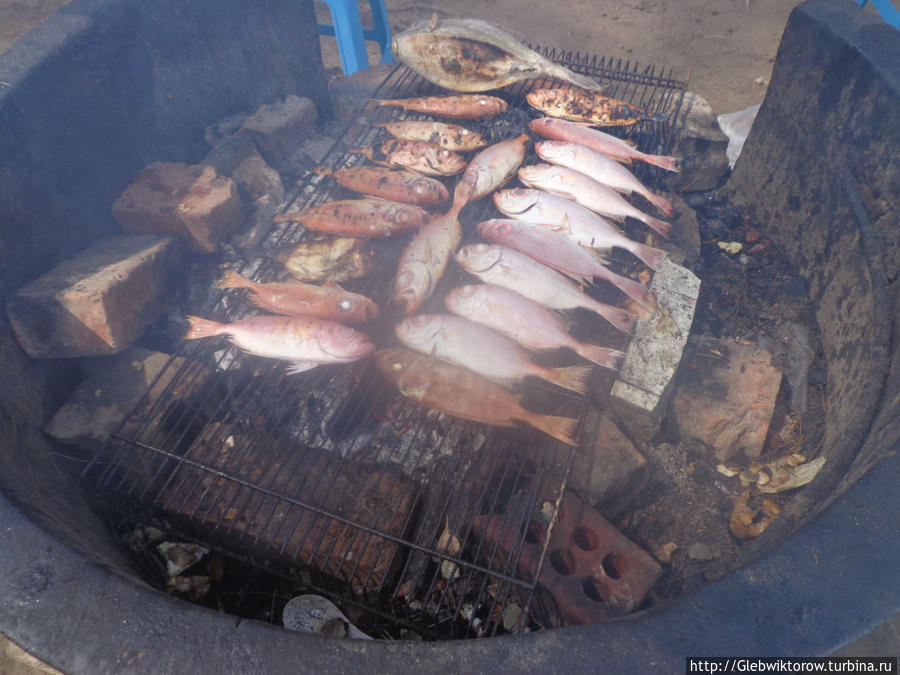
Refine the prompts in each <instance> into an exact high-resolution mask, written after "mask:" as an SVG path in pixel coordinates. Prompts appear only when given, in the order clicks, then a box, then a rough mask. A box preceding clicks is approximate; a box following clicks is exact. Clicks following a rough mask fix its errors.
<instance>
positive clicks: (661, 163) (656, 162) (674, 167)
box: [641, 155, 681, 172]
mask: <svg viewBox="0 0 900 675" xmlns="http://www.w3.org/2000/svg"><path fill="white" fill-rule="evenodd" d="M641 159H642V160H644V161H645V162H647V164H652V165H653V166H658V167H659V168H660V169H665V170H666V171H676V172H677V171H681V159H680V158H678V157H668V156H666V155H641Z"/></svg>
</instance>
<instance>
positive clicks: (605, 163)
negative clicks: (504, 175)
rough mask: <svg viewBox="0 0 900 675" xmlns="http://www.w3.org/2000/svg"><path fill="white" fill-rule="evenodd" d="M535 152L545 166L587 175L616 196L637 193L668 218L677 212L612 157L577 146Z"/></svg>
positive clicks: (547, 146) (538, 146)
mask: <svg viewBox="0 0 900 675" xmlns="http://www.w3.org/2000/svg"><path fill="white" fill-rule="evenodd" d="M534 150H535V152H537V154H538V157H540V158H541V159H543V160H544V161H545V162H550V163H551V164H556V165H558V166H565V167H568V168H569V169H574V170H575V171H580V172H581V173H584V174H587V175H588V176H590V177H591V178H593V179H594V180H596V181H598V182H600V183H603V184H604V185H608V186H609V187H611V188H612V189H613V190H616V191H617V192H624V193H626V194H627V193H631V192H636V193H637V194H639V195H641V196H642V197H644V199H646V200H647V201H648V202H650V203H651V204H653V205H654V206H655V207H656V208H658V209H659V210H660V211H662V212H663V213H665V214H666V215H667V216H671V215H672V213H673V211H674V209H673V208H672V204H671V203H670V202H669V200H668V199H666V198H665V197H661V196H660V195H657V194H655V193H653V192H651V191H650V190H649V189H648V188H647V186H645V185H644V184H643V183H642V182H641V181H639V180H638V179H637V177H636V176H635V175H634V174H633V173H631V172H630V171H629V170H628V169H626V168H625V167H624V166H622V165H621V164H619V163H618V162H616V161H615V160H614V159H612V158H611V157H609V156H607V155H604V154H603V153H602V152H597V151H596V150H592V149H591V148H589V147H587V146H584V145H580V144H578V143H569V142H564V141H541V142H540V143H535V145H534Z"/></svg>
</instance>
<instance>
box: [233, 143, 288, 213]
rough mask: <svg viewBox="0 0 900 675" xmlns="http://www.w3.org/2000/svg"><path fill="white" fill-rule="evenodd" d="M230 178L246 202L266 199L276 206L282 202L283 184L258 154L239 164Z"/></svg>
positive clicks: (275, 172) (279, 177)
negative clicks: (245, 197)
mask: <svg viewBox="0 0 900 675" xmlns="http://www.w3.org/2000/svg"><path fill="white" fill-rule="evenodd" d="M231 177H232V178H233V179H234V182H235V183H237V186H238V189H239V190H240V191H241V193H242V194H244V195H246V196H247V198H248V200H252V201H256V200H258V199H261V198H262V197H268V198H269V199H270V200H271V201H272V202H275V203H276V204H280V203H281V202H283V201H284V184H283V183H282V182H281V176H280V175H279V174H278V172H277V171H276V170H275V169H273V168H272V167H271V166H269V165H268V163H266V160H264V159H263V157H262V155H260V154H259V153H254V154H253V155H251V156H250V157H247V158H246V159H245V160H244V161H243V162H241V163H240V165H238V167H237V168H235V170H234V172H233V173H232V174H231Z"/></svg>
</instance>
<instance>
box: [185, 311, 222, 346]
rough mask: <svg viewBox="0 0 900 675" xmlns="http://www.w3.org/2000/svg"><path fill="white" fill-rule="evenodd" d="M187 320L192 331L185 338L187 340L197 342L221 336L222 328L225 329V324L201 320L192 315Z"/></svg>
mask: <svg viewBox="0 0 900 675" xmlns="http://www.w3.org/2000/svg"><path fill="white" fill-rule="evenodd" d="M187 320H188V321H189V322H190V324H191V327H190V330H188V332H187V335H185V336H184V339H185V340H195V339H197V338H205V337H213V336H214V335H220V334H221V330H222V328H224V327H225V324H223V323H219V322H218V321H211V320H209V319H201V318H200V317H199V316H192V315H190V314H188V315H187Z"/></svg>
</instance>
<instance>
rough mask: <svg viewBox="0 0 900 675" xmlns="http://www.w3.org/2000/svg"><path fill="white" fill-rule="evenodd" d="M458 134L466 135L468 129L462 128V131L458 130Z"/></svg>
mask: <svg viewBox="0 0 900 675" xmlns="http://www.w3.org/2000/svg"><path fill="white" fill-rule="evenodd" d="M459 135H460V136H468V135H469V130H468V129H463V130H462V131H460V132H459Z"/></svg>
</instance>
